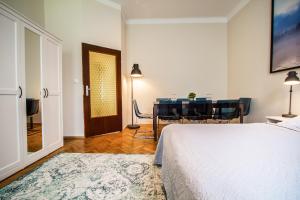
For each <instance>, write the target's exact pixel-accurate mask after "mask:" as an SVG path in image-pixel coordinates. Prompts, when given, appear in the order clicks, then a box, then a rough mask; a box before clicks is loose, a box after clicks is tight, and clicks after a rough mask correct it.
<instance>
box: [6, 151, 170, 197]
mask: <svg viewBox="0 0 300 200" xmlns="http://www.w3.org/2000/svg"><path fill="white" fill-rule="evenodd" d="M153 159H154V158H153V155H127V154H81V153H62V154H59V155H57V156H55V157H54V158H52V159H50V160H49V161H47V162H45V163H44V164H43V165H41V166H40V167H39V168H37V169H36V170H34V171H33V172H32V173H30V174H28V175H25V176H23V177H21V178H20V179H19V180H16V181H14V182H12V183H11V184H9V185H7V186H5V187H4V188H2V189H0V199H1V200H2V199H3V200H4V199H5V200H6V199H14V200H15V199H97V200H98V199H114V200H118V199H124V200H125V199H130V200H135V199H139V200H140V199H147V200H151V199H155V200H156V199H157V200H164V199H165V196H164V193H163V189H162V182H161V178H160V169H159V168H157V167H156V166H154V165H153V164H152V163H153Z"/></svg>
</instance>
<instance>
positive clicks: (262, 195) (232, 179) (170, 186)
mask: <svg viewBox="0 0 300 200" xmlns="http://www.w3.org/2000/svg"><path fill="white" fill-rule="evenodd" d="M155 162H156V164H162V179H163V183H164V186H165V189H166V193H167V197H168V199H169V200H177V199H180V200H181V199H182V200H193V199H199V200H219V199H222V200H297V199H298V200H299V199H300V132H296V131H293V130H289V129H286V128H282V127H278V126H276V125H271V124H242V125H240V124H231V125H228V124H226V125H222V124H220V125H213V124H212V125H169V126H167V127H165V128H164V129H163V133H162V136H161V138H160V141H159V144H158V148H157V152H156V160H155Z"/></svg>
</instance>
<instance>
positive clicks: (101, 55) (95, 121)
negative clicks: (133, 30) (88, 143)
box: [82, 43, 122, 137]
mask: <svg viewBox="0 0 300 200" xmlns="http://www.w3.org/2000/svg"><path fill="white" fill-rule="evenodd" d="M82 64H83V84H84V97H83V100H84V125H85V136H86V137H89V136H94V135H99V134H104V133H111V132H116V131H121V130H122V97H121V51H118V50H114V49H108V48H104V47H99V46H95V45H90V44H85V43H83V44H82Z"/></svg>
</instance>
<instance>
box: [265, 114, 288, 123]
mask: <svg viewBox="0 0 300 200" xmlns="http://www.w3.org/2000/svg"><path fill="white" fill-rule="evenodd" d="M266 119H267V122H268V123H272V124H277V123H280V122H284V121H287V120H290V119H293V118H288V117H282V116H267V117H266Z"/></svg>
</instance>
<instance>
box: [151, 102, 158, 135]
mask: <svg viewBox="0 0 300 200" xmlns="http://www.w3.org/2000/svg"><path fill="white" fill-rule="evenodd" d="M152 126H153V127H152V128H153V134H154V141H157V105H156V104H154V106H153V123H152Z"/></svg>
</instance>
